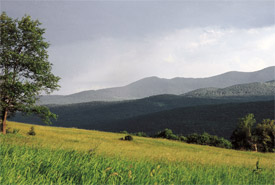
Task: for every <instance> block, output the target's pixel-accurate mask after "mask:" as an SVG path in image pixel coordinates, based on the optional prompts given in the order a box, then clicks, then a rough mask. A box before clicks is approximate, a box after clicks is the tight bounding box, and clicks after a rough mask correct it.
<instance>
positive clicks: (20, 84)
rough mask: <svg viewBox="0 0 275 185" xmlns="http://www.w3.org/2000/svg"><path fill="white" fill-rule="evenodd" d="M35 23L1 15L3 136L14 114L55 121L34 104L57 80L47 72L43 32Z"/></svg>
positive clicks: (49, 64) (0, 59) (49, 71)
mask: <svg viewBox="0 0 275 185" xmlns="http://www.w3.org/2000/svg"><path fill="white" fill-rule="evenodd" d="M40 25H41V23H40V22H39V21H38V20H34V21H33V20H31V17H30V16H24V17H22V19H21V20H18V19H12V18H10V17H8V16H7V15H6V13H5V12H4V13H2V14H1V22H0V42H1V43H0V54H1V58H0V109H1V123H2V131H3V134H5V133H6V120H7V116H8V115H10V114H11V113H15V112H16V111H21V112H24V113H36V114H38V115H39V116H40V117H42V119H43V120H44V121H45V122H46V123H50V118H56V115H55V114H53V113H51V112H50V111H49V109H48V108H46V107H43V106H37V105H35V102H36V100H37V99H38V96H39V95H40V94H41V93H42V92H45V93H48V94H49V93H51V92H52V91H53V90H56V89H57V88H58V87H59V86H58V84H57V83H58V81H59V77H56V76H54V75H53V74H52V73H51V69H52V64H51V63H50V62H48V54H47V48H48V47H49V44H48V43H47V42H45V41H44V37H43V34H44V33H45V29H42V28H40V27H39V26H40Z"/></svg>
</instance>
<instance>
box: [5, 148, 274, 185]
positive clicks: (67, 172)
mask: <svg viewBox="0 0 275 185" xmlns="http://www.w3.org/2000/svg"><path fill="white" fill-rule="evenodd" d="M0 163H1V169H0V174H1V177H0V178H1V179H0V183H1V184H14V183H18V184H155V183H157V184H273V183H274V182H273V175H274V174H273V173H272V171H270V170H266V169H264V170H263V171H262V172H261V173H253V171H252V170H251V169H248V168H245V167H228V166H219V165H215V166H210V165H199V164H195V165H194V164H190V163H185V162H180V163H175V162H173V163H167V162H158V163H155V162H153V161H151V162H150V161H145V160H143V161H130V160H125V159H117V158H106V157H102V156H98V155H94V154H89V153H87V152H77V151H69V150H51V149H38V148H32V147H25V146H14V145H5V144H1V158H0Z"/></svg>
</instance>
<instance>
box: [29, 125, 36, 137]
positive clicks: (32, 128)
mask: <svg viewBox="0 0 275 185" xmlns="http://www.w3.org/2000/svg"><path fill="white" fill-rule="evenodd" d="M28 135H30V136H35V135H36V133H35V131H34V127H31V128H30V131H29V132H28Z"/></svg>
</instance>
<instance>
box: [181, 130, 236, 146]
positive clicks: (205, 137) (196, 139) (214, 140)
mask: <svg viewBox="0 0 275 185" xmlns="http://www.w3.org/2000/svg"><path fill="white" fill-rule="evenodd" d="M186 142H187V143H195V144H200V145H209V146H216V147H220V148H228V149H230V148H232V144H231V142H230V141H228V140H226V139H224V138H222V137H218V136H214V135H210V134H208V133H206V132H204V133H203V134H197V133H194V134H190V135H188V136H187V137H186Z"/></svg>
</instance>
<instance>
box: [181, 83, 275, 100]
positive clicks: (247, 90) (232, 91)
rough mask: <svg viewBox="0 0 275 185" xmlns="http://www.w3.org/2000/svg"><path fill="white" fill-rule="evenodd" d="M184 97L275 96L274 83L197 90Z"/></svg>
mask: <svg viewBox="0 0 275 185" xmlns="http://www.w3.org/2000/svg"><path fill="white" fill-rule="evenodd" d="M184 96H187V97H230V96H242V97H245V96H275V81H274V80H273V81H269V82H265V83H262V82H255V83H249V84H238V85H233V86H230V87H226V88H213V87H212V88H203V89H197V90H194V91H191V92H188V93H185V94H184Z"/></svg>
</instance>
